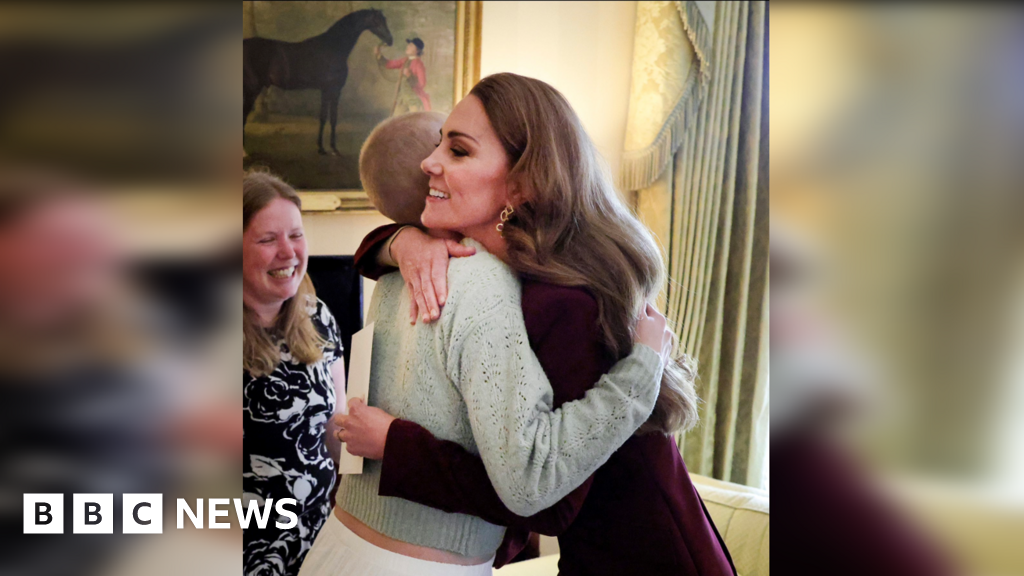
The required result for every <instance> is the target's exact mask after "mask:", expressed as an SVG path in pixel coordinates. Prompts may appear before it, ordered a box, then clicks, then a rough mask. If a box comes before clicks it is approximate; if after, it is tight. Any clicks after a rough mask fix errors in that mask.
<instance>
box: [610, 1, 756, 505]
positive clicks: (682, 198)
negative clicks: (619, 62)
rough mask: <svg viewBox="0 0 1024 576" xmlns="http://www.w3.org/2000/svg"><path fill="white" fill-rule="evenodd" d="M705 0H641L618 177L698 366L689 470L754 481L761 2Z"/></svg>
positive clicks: (668, 307) (686, 445) (665, 303)
mask: <svg viewBox="0 0 1024 576" xmlns="http://www.w3.org/2000/svg"><path fill="white" fill-rule="evenodd" d="M708 4H711V3H697V2H639V3H638V5H637V28H636V41H635V46H634V62H633V85H632V91H631V95H630V111H629V117H628V121H627V128H626V142H625V153H624V155H623V170H622V183H621V184H622V188H623V189H624V190H627V191H631V192H632V193H633V201H634V202H635V206H636V209H637V213H638V214H639V215H640V217H641V218H642V219H643V220H644V221H645V222H646V223H647V224H648V226H650V227H651V229H652V230H653V231H654V233H655V235H656V236H657V238H658V240H659V241H660V242H661V243H662V246H663V249H664V254H665V257H666V261H667V265H668V271H669V276H670V280H669V283H668V285H667V287H666V289H665V291H664V292H663V293H662V301H661V304H662V307H663V309H664V310H665V311H666V316H668V318H669V320H670V322H671V323H672V326H673V329H674V330H675V331H676V333H677V334H678V335H679V337H680V344H679V347H680V350H681V351H685V352H686V353H688V354H690V355H691V356H693V357H695V358H697V359H698V362H699V378H698V382H697V389H698V392H699V394H700V397H701V398H702V399H703V401H704V403H703V404H702V406H701V424H700V425H699V427H698V428H696V429H694V430H692V431H691V432H689V433H688V434H686V435H685V437H680V438H679V442H680V449H681V450H682V451H683V455H684V458H685V459H686V463H687V466H688V467H689V469H690V470H691V471H692V472H697V473H700V474H705V475H709V476H713V477H715V478H719V479H723V480H729V481H732V482H739V483H743V484H749V485H755V486H758V485H762V482H763V472H764V468H763V467H764V463H765V458H764V455H765V450H766V449H767V435H768V334H767V326H768V306H767V304H768V180H767V151H768V145H767V136H768V134H767V85H766V83H767V76H766V64H765V63H766V62H767V59H766V56H767V54H766V45H767V44H766V36H767V27H766V13H765V2H715V3H713V4H714V6H713V8H711V9H708V8H709V6H708ZM712 10H713V12H712ZM704 12H706V13H708V14H709V16H710V14H711V13H713V17H710V18H709V17H706V16H705V15H704V14H703V13H704ZM709 20H710V22H711V23H710V24H709Z"/></svg>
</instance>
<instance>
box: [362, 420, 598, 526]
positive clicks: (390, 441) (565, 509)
mask: <svg viewBox="0 0 1024 576" xmlns="http://www.w3.org/2000/svg"><path fill="white" fill-rule="evenodd" d="M592 481H593V478H588V479H587V480H586V481H585V482H584V483H583V484H582V485H580V486H579V487H578V488H576V489H575V490H573V491H572V492H570V493H569V495H568V496H566V497H565V498H563V499H562V500H560V501H559V502H558V503H557V504H555V505H554V506H552V507H551V508H548V509H547V510H542V511H540V512H538V513H537V514H534V515H533V516H529V517H523V516H517V515H516V514H514V513H513V512H512V511H510V510H509V509H508V508H506V507H505V504H504V503H503V502H502V501H501V498H499V497H498V493H497V492H495V491H494V486H492V485H491V480H490V478H489V477H488V476H487V469H486V468H484V463H483V460H481V459H480V457H479V456H476V455H474V454H472V453H471V452H469V451H468V450H466V449H465V448H463V447H462V446H460V445H459V444H456V443H455V442H450V441H448V440H439V439H437V438H435V437H434V435H433V434H431V433H430V431H429V430H427V429H426V428H423V427H422V426H420V425H419V424H416V423H415V422H409V421H408V420H395V421H394V422H393V423H392V424H391V428H389V429H388V437H387V442H386V443H385V445H384V461H383V463H382V466H381V476H380V488H379V492H378V493H379V494H380V495H381V496H396V497H399V498H405V499H406V500H412V501H413V502H418V503H420V504H424V505H426V506H430V507H432V508H437V509H438V510H443V511H445V512H453V513H460V514H471V515H473V516H477V517H480V518H483V519H484V520H486V521H488V522H490V523H491V524H497V525H499V526H508V527H510V528H521V529H526V530H530V531H532V532H538V533H540V534H545V535H548V536H557V535H559V534H561V533H562V532H563V531H565V529H566V528H568V527H569V524H571V523H572V521H573V519H575V518H576V514H577V513H578V512H579V511H580V507H581V506H583V500H584V499H586V497H587V492H588V491H589V490H590V484H591V483H592Z"/></svg>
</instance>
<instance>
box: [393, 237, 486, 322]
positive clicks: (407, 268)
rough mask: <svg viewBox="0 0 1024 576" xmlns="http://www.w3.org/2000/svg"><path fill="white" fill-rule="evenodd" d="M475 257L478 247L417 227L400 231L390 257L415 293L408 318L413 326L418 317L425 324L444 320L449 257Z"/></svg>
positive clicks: (411, 291)
mask: <svg viewBox="0 0 1024 576" xmlns="http://www.w3.org/2000/svg"><path fill="white" fill-rule="evenodd" d="M473 254H476V248H473V247H471V246H463V245H462V244H459V243H458V242H456V241H454V240H442V239H440V238H434V237H431V236H429V235H427V234H426V233H424V232H423V231H422V230H420V229H418V228H414V227H411V226H410V227H408V228H403V229H402V230H400V231H399V232H398V235H397V236H395V239H394V240H393V241H392V242H391V256H392V258H394V260H395V262H397V263H398V270H399V271H400V272H401V273H402V278H403V279H404V280H405V284H406V285H407V286H408V287H409V292H410V293H411V294H412V304H411V305H410V307H409V316H410V320H411V322H412V323H413V324H415V323H416V317H417V316H422V319H423V321H424V322H433V321H434V320H437V319H438V318H440V317H441V307H442V306H444V303H445V300H446V299H447V298H448V257H449V256H455V257H462V256H472V255H473Z"/></svg>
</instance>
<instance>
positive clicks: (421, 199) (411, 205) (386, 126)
mask: <svg viewBox="0 0 1024 576" xmlns="http://www.w3.org/2000/svg"><path fill="white" fill-rule="evenodd" d="M444 119H445V116H444V114H441V113H440V112H413V113H411V114H403V115H402V116H396V117H394V118H389V119H388V120H385V121H384V122H381V123H380V124H378V125H377V127H376V128H374V129H373V132H371V133H370V135H369V137H367V138H366V142H365V143H363V149H362V150H361V151H360V152H359V178H360V180H362V182H363V189H365V190H366V194H367V195H368V196H369V197H370V201H371V202H373V205H374V206H376V207H377V210H380V213H381V214H383V215H385V216H387V217H388V218H391V219H392V220H394V221H395V222H398V223H400V224H419V222H420V215H421V214H422V213H423V207H424V206H425V205H426V202H427V192H428V191H429V187H430V185H429V178H428V177H427V175H426V174H424V173H423V171H422V170H421V169H420V163H421V162H423V160H424V159H425V158H426V157H427V156H430V154H431V153H432V152H433V151H434V148H435V146H436V145H437V142H438V141H439V140H440V137H441V136H440V132H441V126H442V125H443V124H444Z"/></svg>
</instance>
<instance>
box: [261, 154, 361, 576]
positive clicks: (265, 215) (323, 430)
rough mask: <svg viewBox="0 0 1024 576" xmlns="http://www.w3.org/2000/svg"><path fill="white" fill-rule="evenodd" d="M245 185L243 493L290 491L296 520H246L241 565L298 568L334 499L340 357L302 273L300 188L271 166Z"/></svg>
mask: <svg viewBox="0 0 1024 576" xmlns="http://www.w3.org/2000/svg"><path fill="white" fill-rule="evenodd" d="M242 190H243V211H242V213H243V216H242V226H243V228H242V300H243V302H244V315H243V333H244V339H243V353H242V368H243V374H242V385H243V404H242V413H243V431H244V437H245V440H244V452H245V457H244V461H243V465H242V485H243V490H244V500H245V501H246V506H249V503H250V502H254V501H255V502H256V503H257V505H260V506H262V505H263V503H265V502H269V501H270V500H274V501H279V500H280V499H282V498H294V499H295V501H296V502H297V506H296V507H297V510H296V512H297V513H298V516H299V524H300V527H299V529H298V530H297V531H296V530H282V529H279V528H277V527H276V523H270V524H269V525H268V526H267V527H266V528H256V527H252V528H249V529H246V530H245V532H244V534H245V535H244V542H245V573H246V574H263V573H264V571H265V570H270V571H271V572H272V573H274V574H296V573H297V572H298V567H299V565H300V564H301V562H302V559H303V558H304V557H305V555H306V551H307V550H309V547H310V545H311V544H312V542H313V539H314V538H315V537H316V535H317V533H318V532H319V531H320V527H321V526H322V525H323V523H324V520H325V519H326V517H327V513H328V511H329V509H330V493H331V490H332V489H333V487H334V479H335V470H336V467H335V464H334V462H335V460H336V459H337V454H338V451H339V449H340V448H339V446H338V444H337V442H336V441H335V440H334V434H333V433H332V434H329V433H328V428H329V426H328V420H329V418H330V417H331V415H332V414H333V413H334V410H335V406H344V399H345V388H344V386H345V367H344V360H342V346H341V340H340V336H339V331H338V325H337V322H335V320H334V317H333V316H331V313H330V312H329V311H328V309H327V307H326V306H325V305H324V304H323V302H321V301H320V300H318V299H317V298H316V294H315V293H314V290H313V284H312V282H311V281H310V279H309V277H308V276H307V275H306V266H307V264H308V256H307V249H306V239H305V235H304V233H303V228H302V215H301V212H300V209H301V202H300V201H299V197H298V195H297V194H296V193H295V190H293V189H292V188H291V187H290V186H288V184H286V183H285V182H283V181H282V180H281V179H279V178H277V177H276V176H274V175H272V174H269V173H267V172H250V173H248V174H246V176H245V178H244V179H243V184H242ZM338 399H340V400H341V402H338Z"/></svg>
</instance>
